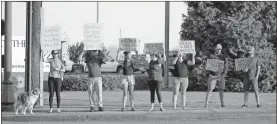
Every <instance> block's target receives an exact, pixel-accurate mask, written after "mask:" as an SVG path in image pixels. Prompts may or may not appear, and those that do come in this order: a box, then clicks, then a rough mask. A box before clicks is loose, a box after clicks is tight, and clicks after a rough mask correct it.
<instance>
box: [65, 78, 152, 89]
mask: <svg viewBox="0 0 277 124" xmlns="http://www.w3.org/2000/svg"><path fill="white" fill-rule="evenodd" d="M122 77H123V76H122V75H102V81H103V82H102V87H103V90H104V91H105V90H108V91H118V90H122V85H121V79H122ZM135 82H136V85H135V90H147V89H148V85H147V75H139V76H137V75H136V76H135ZM87 84H88V78H87V75H65V76H64V81H63V84H62V90H63V91H86V90H87V89H88V87H87Z"/></svg>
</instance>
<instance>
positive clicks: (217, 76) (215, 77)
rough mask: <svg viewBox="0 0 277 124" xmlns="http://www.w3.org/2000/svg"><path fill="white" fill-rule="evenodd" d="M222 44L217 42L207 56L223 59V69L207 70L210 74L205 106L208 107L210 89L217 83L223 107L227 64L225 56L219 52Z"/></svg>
mask: <svg viewBox="0 0 277 124" xmlns="http://www.w3.org/2000/svg"><path fill="white" fill-rule="evenodd" d="M221 50H222V46H221V44H217V45H216V46H215V48H214V53H212V54H210V55H209V56H208V59H217V60H221V61H224V69H223V71H222V70H221V71H220V70H219V71H209V72H210V75H209V77H208V90H207V94H206V103H205V108H207V107H208V104H209V101H210V98H211V94H212V91H213V90H214V88H215V85H216V84H217V83H218V88H219V96H220V101H221V107H225V105H224V101H223V98H224V89H225V77H226V75H227V70H228V65H227V58H226V57H225V56H224V55H223V54H221Z"/></svg>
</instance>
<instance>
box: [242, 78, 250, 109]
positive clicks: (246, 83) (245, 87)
mask: <svg viewBox="0 0 277 124" xmlns="http://www.w3.org/2000/svg"><path fill="white" fill-rule="evenodd" d="M249 87H250V83H249V79H248V77H245V78H244V80H243V90H244V104H243V105H242V108H245V107H247V104H248V96H249Z"/></svg>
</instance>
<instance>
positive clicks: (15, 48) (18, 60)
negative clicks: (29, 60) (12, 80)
mask: <svg viewBox="0 0 277 124" xmlns="http://www.w3.org/2000/svg"><path fill="white" fill-rule="evenodd" d="M4 41H5V40H4V38H2V55H5V53H4ZM25 51H26V41H25V36H13V37H12V72H25V54H26V53H25ZM44 54H45V57H51V55H50V54H51V51H47V52H45V53H44ZM43 67H44V68H43V72H50V64H49V63H43Z"/></svg>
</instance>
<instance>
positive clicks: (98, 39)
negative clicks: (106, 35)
mask: <svg viewBox="0 0 277 124" xmlns="http://www.w3.org/2000/svg"><path fill="white" fill-rule="evenodd" d="M102 35H103V24H100V23H88V24H84V39H85V41H84V45H85V50H101V49H102V48H101V44H102V38H103V36H102Z"/></svg>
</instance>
